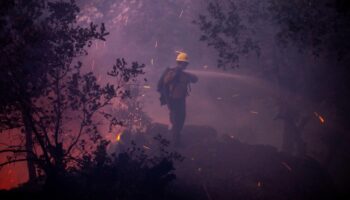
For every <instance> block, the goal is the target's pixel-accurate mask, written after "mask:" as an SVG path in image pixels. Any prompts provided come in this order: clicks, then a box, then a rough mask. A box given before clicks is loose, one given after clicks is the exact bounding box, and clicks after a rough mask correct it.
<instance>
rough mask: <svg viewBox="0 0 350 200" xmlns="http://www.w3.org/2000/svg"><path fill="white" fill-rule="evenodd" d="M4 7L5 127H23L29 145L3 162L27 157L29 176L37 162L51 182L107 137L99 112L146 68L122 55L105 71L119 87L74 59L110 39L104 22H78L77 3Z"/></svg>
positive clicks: (12, 149)
mask: <svg viewBox="0 0 350 200" xmlns="http://www.w3.org/2000/svg"><path fill="white" fill-rule="evenodd" d="M1 4H2V5H1V9H2V12H1V16H0V22H1V23H0V25H1V26H0V27H1V31H0V43H1V45H2V46H3V48H2V49H1V69H2V73H1V80H0V83H1V84H0V89H1V90H0V92H1V96H3V97H5V98H2V99H1V102H0V128H1V131H6V130H9V129H20V130H21V132H22V133H23V135H22V136H23V137H25V143H24V144H23V143H19V144H16V145H12V144H11V145H7V146H4V147H3V148H2V149H1V150H0V153H12V154H11V156H10V157H8V161H7V162H4V163H1V164H0V166H4V165H6V164H9V163H13V162H20V161H28V166H29V170H30V172H29V173H30V174H31V173H33V172H32V170H33V167H34V166H33V164H35V166H37V167H38V168H39V169H41V170H43V171H44V173H45V175H46V177H47V179H46V182H47V184H48V185H50V184H55V183H57V181H58V178H59V176H60V174H62V173H64V172H65V170H66V169H67V167H74V166H75V164H74V162H79V161H80V159H81V158H82V157H83V156H84V155H86V154H89V153H91V152H92V151H93V149H94V148H96V145H97V144H98V143H99V141H101V139H102V137H101V134H100V132H99V131H98V124H99V123H98V120H97V119H101V117H103V115H101V116H100V117H99V116H98V114H99V112H100V111H102V110H103V109H105V108H106V107H108V106H110V102H111V101H112V100H113V99H115V98H125V97H127V96H128V95H129V92H128V91H127V89H125V86H126V85H127V84H128V83H129V82H132V81H135V80H136V77H137V76H138V75H139V74H142V73H143V70H142V69H143V67H144V65H139V64H138V63H132V65H131V66H128V65H127V63H126V62H125V61H124V59H117V61H116V64H115V65H114V66H113V68H112V70H111V72H109V73H108V75H109V76H110V77H111V79H110V80H111V81H116V83H117V85H114V84H109V83H108V84H106V85H105V86H101V85H99V84H98V82H97V79H96V77H95V76H94V74H93V73H92V72H83V68H82V63H81V62H79V61H76V60H77V58H79V57H80V56H83V55H86V54H87V50H86V47H89V46H91V44H92V41H93V40H94V39H98V40H105V36H106V35H107V34H108V33H107V32H106V30H105V27H104V25H103V24H102V25H101V26H99V27H98V26H97V25H95V24H92V23H91V24H90V26H89V27H87V28H84V27H81V26H79V25H78V24H77V22H76V16H77V14H78V13H79V8H78V7H77V5H76V4H75V2H74V1H73V0H71V1H59V2H51V1H46V0H45V1H35V2H32V1H30V2H28V1H24V0H23V1H22V0H12V1H6V2H2V3H1ZM30 165H31V166H30ZM34 173H35V171H34ZM31 178H34V177H33V174H32V175H31Z"/></svg>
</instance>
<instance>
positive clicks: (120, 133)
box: [115, 131, 123, 142]
mask: <svg viewBox="0 0 350 200" xmlns="http://www.w3.org/2000/svg"><path fill="white" fill-rule="evenodd" d="M122 135H123V131H121V132H119V133H118V134H117V137H116V138H115V141H117V142H120V140H121V137H122Z"/></svg>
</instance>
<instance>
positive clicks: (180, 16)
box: [179, 9, 184, 18]
mask: <svg viewBox="0 0 350 200" xmlns="http://www.w3.org/2000/svg"><path fill="white" fill-rule="evenodd" d="M183 12H184V10H183V9H181V13H180V15H179V18H181V17H182V13H183Z"/></svg>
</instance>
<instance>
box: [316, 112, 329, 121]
mask: <svg viewBox="0 0 350 200" xmlns="http://www.w3.org/2000/svg"><path fill="white" fill-rule="evenodd" d="M314 114H315V116H316V117H317V118H318V120H320V123H321V124H324V123H325V122H326V120H325V118H324V117H323V116H322V115H320V114H318V113H317V112H314Z"/></svg>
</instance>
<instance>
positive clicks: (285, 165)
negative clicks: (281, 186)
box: [281, 162, 292, 172]
mask: <svg viewBox="0 0 350 200" xmlns="http://www.w3.org/2000/svg"><path fill="white" fill-rule="evenodd" d="M281 164H282V165H283V166H284V167H285V168H287V169H288V171H290V172H291V171H292V168H291V167H290V166H289V165H288V164H287V163H285V162H281Z"/></svg>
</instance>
